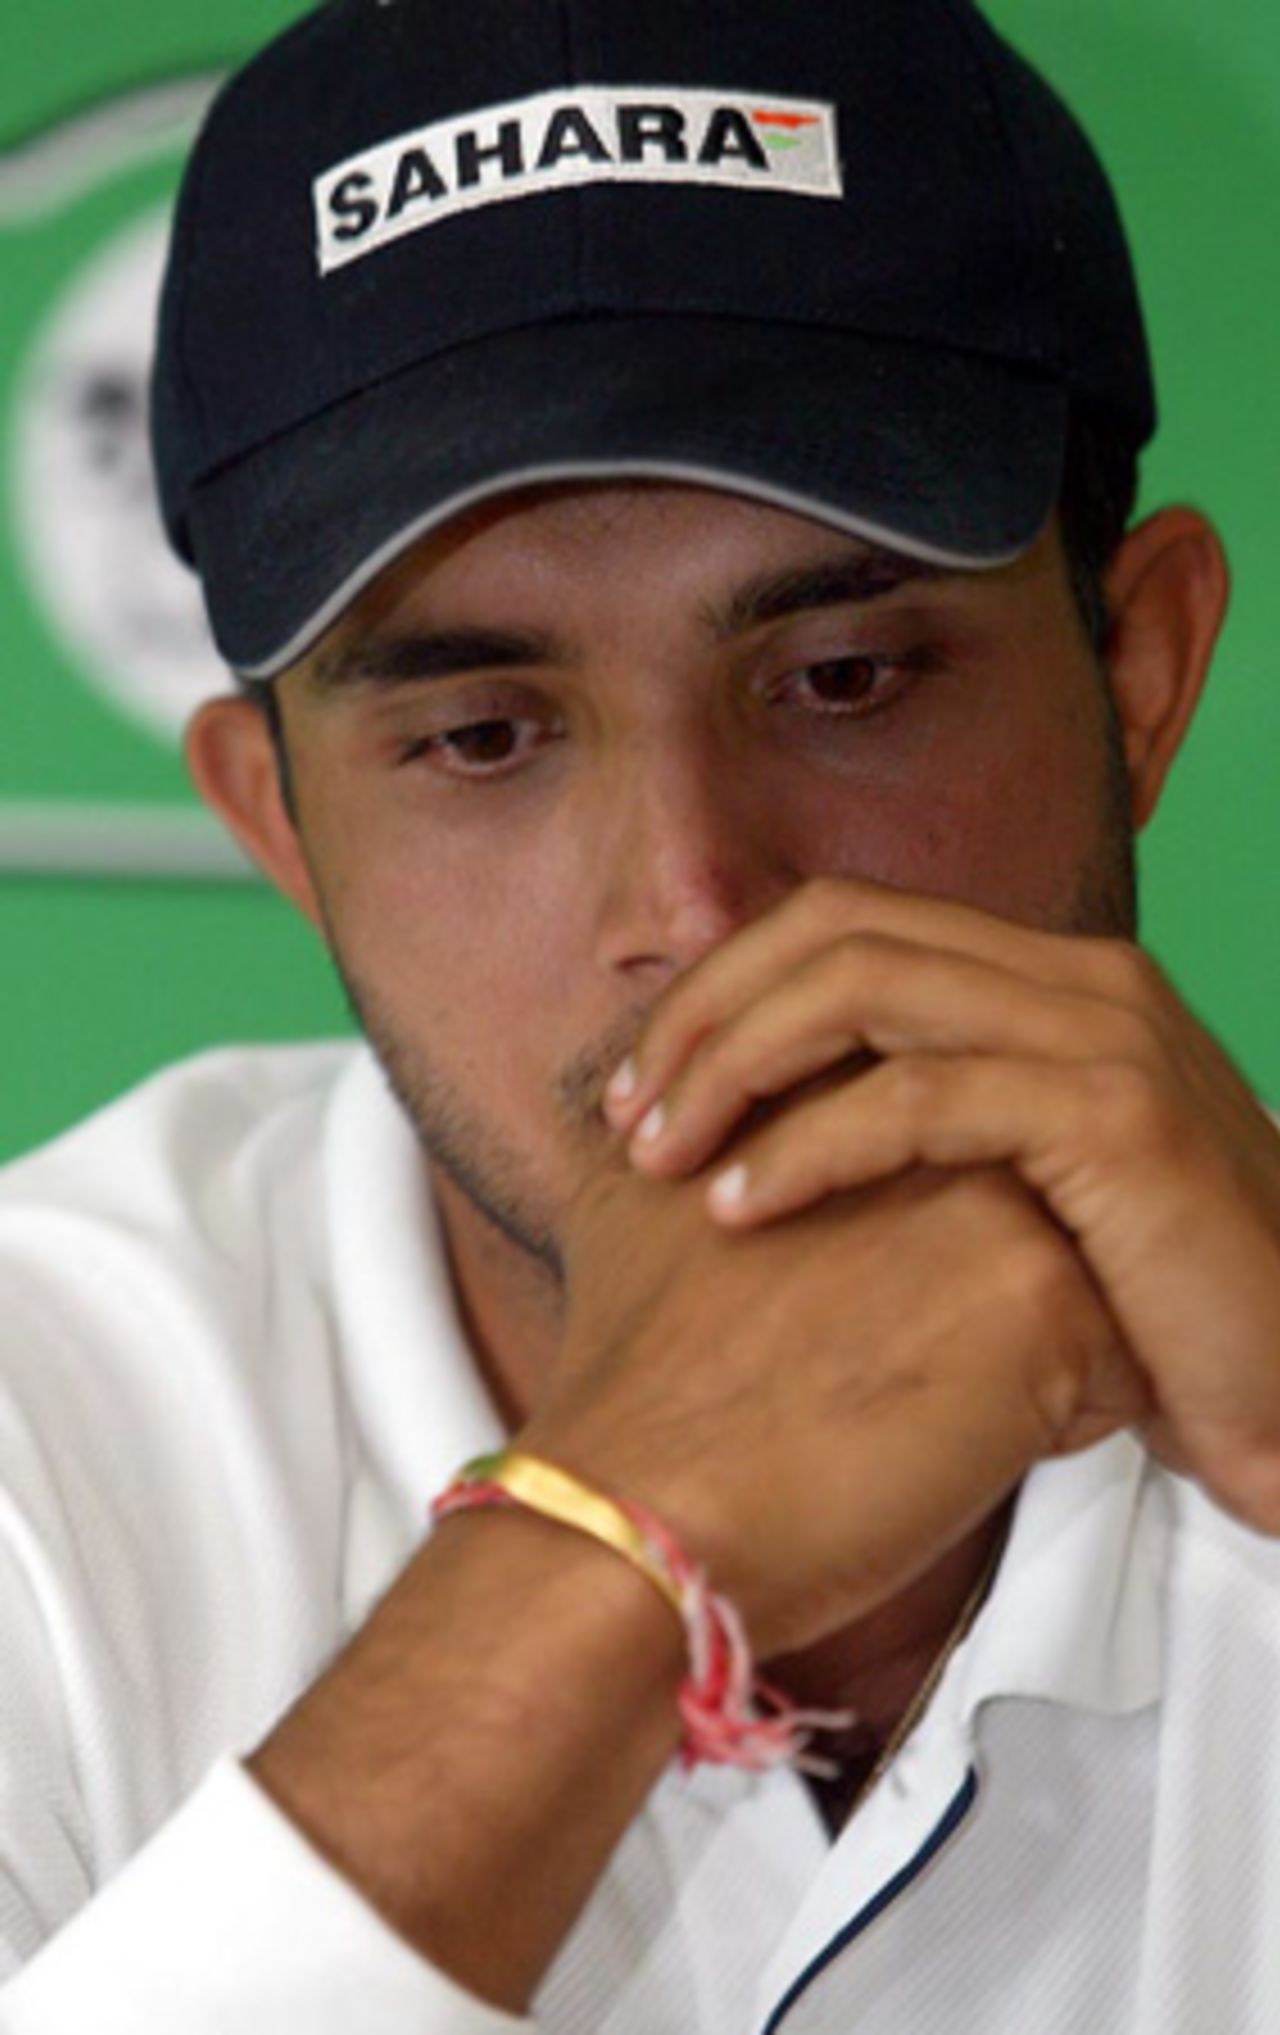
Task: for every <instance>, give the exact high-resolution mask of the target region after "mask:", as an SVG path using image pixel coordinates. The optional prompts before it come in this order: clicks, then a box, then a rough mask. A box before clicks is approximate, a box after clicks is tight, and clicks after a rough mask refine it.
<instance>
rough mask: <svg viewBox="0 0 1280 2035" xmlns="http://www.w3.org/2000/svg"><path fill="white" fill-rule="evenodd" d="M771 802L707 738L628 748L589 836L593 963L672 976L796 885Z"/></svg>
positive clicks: (736, 760) (736, 761) (797, 874)
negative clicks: (595, 936)
mask: <svg viewBox="0 0 1280 2035" xmlns="http://www.w3.org/2000/svg"><path fill="white" fill-rule="evenodd" d="M735 766H736V767H735ZM777 807H778V801H777V799H776V798H773V799H771V798H770V796H769V792H768V788H767V787H766V786H765V785H763V784H762V783H760V782H759V781H758V779H757V778H756V777H755V776H754V775H753V774H752V773H751V772H750V771H749V770H748V769H747V768H746V767H745V766H744V764H743V761H742V759H741V757H740V756H739V757H734V756H732V755H726V754H725V753H724V752H723V750H717V749H716V747H715V745H713V744H711V743H701V744H695V743H693V742H689V741H687V742H683V743H678V744H671V745H665V746H659V745H658V744H656V743H655V744H653V745H647V746H646V747H645V748H644V750H643V751H640V750H636V751H633V752H632V753H631V754H630V755H629V756H628V758H627V760H626V767H625V768H623V769H620V770H619V771H618V773H617V774H616V776H615V778H614V781H613V784H612V786H611V789H610V795H609V808H610V809H609V810H608V812H607V813H605V814H604V815H603V816H602V818H603V825H602V828H601V830H600V832H599V833H598V834H597V835H596V839H597V842H598V843H602V844H603V845H602V853H601V859H600V862H599V864H598V866H597V869H596V871H595V872H594V874H595V879H596V884H597V887H598V895H599V955H600V959H601V961H602V963H603V964H604V965H605V966H607V967H609V968H611V969H621V970H625V971H628V972H630V973H634V972H636V971H639V970H644V969H647V970H651V971H652V970H660V971H661V972H662V973H663V974H669V975H674V974H678V973H680V972H682V971H683V970H684V969H686V968H689V967H691V966H692V965H693V963H694V962H695V961H697V960H699V959H700V958H701V956H702V955H704V954H706V953H709V952H710V950H711V949H712V948H713V947H717V946H719V945H720V944H721V942H722V941H724V940H726V939H728V937H729V935H730V934H731V933H733V932H735V931H736V930H737V929H738V928H739V927H740V926H743V925H746V924H748V923H749V922H750V921H751V920H752V919H755V918H759V917H760V916H761V914H762V913H763V912H765V911H767V910H768V909H769V908H770V906H772V905H774V904H776V903H778V902H779V901H780V900H781V899H782V898H783V897H784V896H786V895H787V893H788V892H789V891H790V890H792V889H794V887H795V886H796V884H797V883H799V882H800V881H802V879H803V871H802V870H801V869H800V868H799V867H798V866H796V865H795V863H794V862H793V861H792V859H791V857H790V855H789V853H788V849H787V846H786V843H785V839H784V837H785V834H786V832H787V826H786V820H787V815H786V814H785V813H782V812H779V811H778V809H777Z"/></svg>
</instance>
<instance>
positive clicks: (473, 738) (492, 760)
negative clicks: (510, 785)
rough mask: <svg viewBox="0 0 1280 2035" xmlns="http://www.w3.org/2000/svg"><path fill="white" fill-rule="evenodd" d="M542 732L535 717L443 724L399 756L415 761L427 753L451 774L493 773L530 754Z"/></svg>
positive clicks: (409, 761)
mask: <svg viewBox="0 0 1280 2035" xmlns="http://www.w3.org/2000/svg"><path fill="white" fill-rule="evenodd" d="M544 733H545V730H544V729H543V728H542V726H541V724H540V723H539V722H537V721H529V720H521V721H516V720H491V721H468V722H467V723H466V725H465V726H464V727H459V728H446V729H445V730H444V731H443V732H442V733H441V734H439V735H427V736H424V737H422V739H420V740H419V741H416V742H411V743H409V744H408V745H407V746H406V748H405V749H403V750H402V751H401V756H400V760H401V762H402V763H414V762H417V761H418V760H419V759H420V758H423V757H426V758H427V759H428V760H430V761H439V763H440V765H441V767H442V768H443V769H444V771H445V772H446V773H447V774H449V775H451V776H454V777H496V776H498V775H499V774H500V773H501V772H502V771H503V770H504V769H505V768H506V767H507V766H509V765H511V764H513V763H518V762H521V761H522V760H523V759H524V758H525V757H526V756H528V755H529V754H531V753H532V751H533V749H534V748H536V747H537V744H538V740H539V738H540V737H541V736H542V735H543V734H544Z"/></svg>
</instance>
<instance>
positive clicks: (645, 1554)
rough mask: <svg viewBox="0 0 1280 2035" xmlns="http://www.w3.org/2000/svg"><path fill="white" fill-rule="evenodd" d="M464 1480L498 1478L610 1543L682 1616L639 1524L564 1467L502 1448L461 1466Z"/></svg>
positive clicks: (532, 1506) (523, 1501) (549, 1514)
mask: <svg viewBox="0 0 1280 2035" xmlns="http://www.w3.org/2000/svg"><path fill="white" fill-rule="evenodd" d="M462 1476H463V1479H464V1480H465V1481H466V1482H468V1483H471V1482H475V1483H485V1484H497V1485H498V1486H499V1487H500V1488H501V1489H502V1490H504V1491H505V1492H507V1494H508V1495H509V1496H510V1497H512V1498H514V1499H515V1500H516V1502H517V1503H518V1504H520V1505H527V1506H528V1507H529V1510H530V1511H531V1512H541V1513H542V1514H543V1516H544V1518H547V1519H554V1520H557V1521H558V1522H559V1523H560V1525H561V1526H573V1527H576V1528H577V1529H578V1531H579V1532H580V1533H588V1534H590V1535H591V1537H592V1539H593V1540H598V1541H602V1542H603V1544H604V1545H605V1547H611V1548H612V1549H613V1551H614V1553H615V1554H620V1555H621V1556H622V1557H623V1559H624V1560H625V1561H629V1562H630V1563H631V1564H632V1566H633V1567H634V1568H637V1569H640V1570H641V1571H642V1572H643V1574H645V1575H646V1576H647V1577H648V1578H649V1581H650V1582H651V1583H652V1584H653V1585H654V1586H655V1588H656V1589H659V1590H661V1592H662V1594H663V1596H664V1597H665V1598H666V1600H667V1602H668V1603H669V1604H670V1605H672V1606H673V1608H674V1609H675V1610H676V1611H677V1612H679V1613H680V1614H681V1615H682V1616H683V1605H682V1603H681V1599H680V1593H679V1590H678V1589H677V1587H676V1585H675V1583H674V1582H673V1580H672V1578H671V1577H670V1576H669V1575H668V1574H667V1572H666V1569H665V1568H664V1567H663V1565H662V1563H661V1562H660V1561H658V1560H657V1559H656V1558H655V1556H654V1555H653V1553H652V1552H651V1550H650V1548H649V1544H648V1542H647V1541H646V1539H645V1536H644V1534H643V1533H642V1532H641V1530H640V1528H639V1527H638V1526H637V1525H636V1524H635V1522H634V1520H631V1519H628V1517H627V1515H626V1513H625V1512H624V1511H623V1510H622V1509H621V1507H620V1506H617V1505H615V1504H614V1502H613V1500H612V1499H611V1498H606V1497H605V1496H604V1493H603V1492H601V1491H593V1490H592V1489H591V1486H590V1485H589V1484H581V1483H579V1481H578V1479H577V1478H576V1477H573V1476H570V1474H569V1472H568V1470H561V1469H558V1468H557V1467H556V1465H555V1464H554V1463H544V1462H543V1460H542V1458H541V1456H528V1455H525V1454H524V1453H523V1452H522V1451H521V1450H520V1449H503V1450H502V1451H501V1452H500V1453H499V1454H498V1455H493V1456H477V1457H476V1458H475V1461H474V1462H470V1463H468V1464H467V1465H466V1467H465V1469H464V1470H463V1472H462Z"/></svg>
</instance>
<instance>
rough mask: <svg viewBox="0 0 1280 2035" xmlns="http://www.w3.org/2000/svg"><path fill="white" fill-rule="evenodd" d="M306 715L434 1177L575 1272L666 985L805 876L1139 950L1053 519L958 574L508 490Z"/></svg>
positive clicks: (1122, 801)
mask: <svg viewBox="0 0 1280 2035" xmlns="http://www.w3.org/2000/svg"><path fill="white" fill-rule="evenodd" d="M904 573H905V574H908V575H916V576H902V575H903V574H904ZM281 698H282V706H283V711H284V716H285V724H286V729H287V740H288V747H289V756H290V763H291V768H292V776H293V783H294V792H295V799H296V813H297V823H298V829H299V834H300V839H301V842H302V845H303V849H304V851H305V855H306V858H307V863H308V866H309V869H310V873H311V877H312V881H313V885H314V889H315V893H316V896H317V898H318V900H319V904H320V907H321V910H322V913H323V917H324V921H325V925H326V928H327V932H328V935H329V938H330V940H331V942H332V946H333V949H334V953H335V957H336V959H337V962H338V965H339V967H340V969H341V971H342V974H343V977H344V979H345V981H346V983H347V986H348V989H349V991H350V994H351V997H352V1000H353V1003H354V1004H355V1006H356V1008H357V1009H358V1011H359V1014H360V1016H361V1019H362V1021H363V1023H364V1025H365V1027H366V1029H367V1031H368V1033H369V1036H370V1038H371V1040H372V1041H373V1044H374V1045H375V1047H376V1049H377V1051H378V1052H379V1054H380V1056H381V1058H382V1060H383V1062H384V1064H385V1065H386V1067H387V1069H388V1071H389V1073H390V1075H391V1078H392V1080H393V1082H394V1084H395V1086H396V1088H397V1091H398V1093H399V1094H400V1096H401V1099H402V1100H403V1102H404V1103H405V1104H406V1106H407V1107H408V1109H409V1111H410V1113H411V1115H412V1117H413V1118H414V1120H415V1122H416V1123H417V1125H418V1127H419V1130H420V1132H421V1135H422V1138H423V1140H424V1143H425V1145H426V1148H427V1150H428V1153H429V1155H430V1157H431V1158H432V1160H433V1161H434V1163H435V1165H436V1166H437V1167H438V1168H440V1169H442V1170H443V1172H444V1174H445V1175H446V1176H447V1178H448V1180H450V1181H451V1182H452V1184H453V1186H454V1187H455V1188H457V1189H458V1190H460V1191H461V1193H462V1194H463V1196H465V1198H466V1201H467V1203H468V1204H469V1205H470V1206H472V1207H473V1208H478V1209H479V1210H480V1211H482V1212H483V1214H484V1215H486V1216H487V1217H488V1218H490V1220H491V1221H492V1222H494V1223H496V1225H497V1226H498V1228H499V1229H500V1230H501V1231H502V1232H503V1233H504V1234H505V1235H506V1236H507V1237H508V1238H509V1239H511V1240H512V1241H514V1242H515V1243H516V1244H517V1245H519V1246H520V1247H521V1248H522V1249H523V1250H524V1251H526V1252H528V1253H529V1254H531V1255H532V1257H533V1258H534V1259H536V1260H538V1261H540V1262H541V1263H542V1264H543V1265H545V1266H547V1267H549V1268H550V1269H551V1270H552V1271H553V1272H554V1271H556V1270H557V1269H558V1262H559V1258H558V1249H557V1230H558V1224H559V1220H560V1215H561V1211H562V1210H563V1209H564V1207H565V1205H566V1203H567V1200H568V1199H569V1197H570V1196H571V1194H572V1192H573V1190H574V1188H575V1186H576V1185H577V1183H578V1181H579V1180H580V1178H581V1176H582V1172H583V1169H584V1167H585V1166H586V1165H587V1164H589V1163H590V1162H591V1161H592V1159H593V1158H594V1157H595V1156H597V1155H598V1151H599V1147H600V1143H601V1141H602V1140H603V1138H604V1137H605V1135H606V1133H605V1129H604V1126H603V1121H602V1119H601V1116H600V1110H599V1104H600V1098H601V1091H602V1088H603V1085H604V1082H605V1080H606V1079H607V1078H608V1075H609V1074H610V1072H611V1071H612V1069H613V1067H614V1066H615V1065H616V1063H617V1061H618V1060H619V1059H620V1058H621V1057H622V1055H623V1053H624V1052H625V1051H626V1049H627V1048H628V1047H629V1046H630V1045H631V1044H632V1043H633V1042H634V1040H635V1039H636V1037H637V1036H638V1034H639V1032H640V1030H641V1028H642V1026H643V1023H644V1020H645V1017H646V1014H647V1013H648V1012H649V1010H650V1009H651V1008H652V1006H653V1004H654V1002H655V1000H656V998H657V997H658V995H659V994H660V992H661V991H662V990H663V989H664V988H665V987H666V985H667V984H668V983H669V982H671V980H672V979H673V978H674V977H675V976H676V975H677V974H679V973H680V972H681V971H682V970H683V969H686V968H688V967H689V966H690V965H691V964H692V963H693V962H695V961H696V960H697V959H698V958H699V957H700V956H701V955H703V954H705V953H707V952H708V950H709V949H711V948H712V947H714V946H716V945H717V944H718V943H719V942H721V941H722V940H724V939H725V938H727V937H728V935H730V934H731V933H732V932H734V930H735V929H736V928H738V927H740V926H742V925H744V924H745V923H747V922H748V921H749V920H751V919H754V918H756V917H758V916H759V915H760V914H761V913H762V912H764V911H766V910H767V909H768V908H769V907H770V906H772V905H775V904H776V903H778V902H779V901H780V900H781V899H782V898H783V897H784V896H786V894H787V893H788V892H789V891H790V890H792V889H793V888H794V887H795V886H796V885H798V884H801V883H803V882H805V881H806V880H807V879H809V878H811V877H815V876H818V875H848V876H857V877H864V878H870V879H873V880H875V881H879V882H882V883H887V884H891V885H894V886H895V887H898V888H901V889H905V890H911V891H918V892H924V893H931V894H935V895H938V896H945V897H952V898H957V899H962V900H965V901H967V902H970V903H972V904H975V905H978V906H982V907H985V908H987V909H988V910H991V911H993V912H996V913H1000V914H1003V915H1005V916H1007V917H1009V918H1012V919H1017V920H1021V921H1023V922H1025V923H1027V924H1029V925H1035V926H1041V927H1046V928H1049V929H1053V930H1058V931H1064V932H1074V931H1078V932H1096V933H1129V932H1131V931H1132V930H1133V923H1132V921H1133V888H1132V852H1131V827H1130V822H1129V811H1128V795H1127V787H1126V784H1125V781H1124V773H1123V766H1122V763H1121V761H1120V759H1119V756H1118V753H1117V744H1116V739H1115V736H1114V733H1113V731H1112V725H1111V721H1110V717H1109V711H1108V705H1107V700H1106V695H1105V690H1104V684H1103V681H1102V678H1101V675H1100V673H1099V671H1098V669H1097V666H1096V663H1095V660H1094V657H1093V654H1092V652H1091V650H1090V647H1089V645H1088V643H1087V641H1086V638H1085V634H1084V631H1083V628H1082V625H1081V623H1080V620H1079V617H1078V614H1077V611H1076V608H1075V606H1074V603H1073V599H1072V596H1071V594H1070V591H1069V588H1068V584H1067V577H1066V570H1065V563H1064V560H1063V557H1062V553H1061V548H1060V545H1059V542H1058V539H1057V537H1056V535H1054V534H1052V533H1051V534H1050V535H1047V536H1046V537H1045V538H1044V539H1042V540H1041V541H1040V543H1039V544H1038V545H1037V546H1036V547H1035V549H1034V550H1033V551H1032V552H1031V553H1030V554H1029V556H1028V557H1027V558H1025V559H1024V560H1022V561H1021V562H1020V563H1018V564H1017V565H1015V566H1012V567H1008V568H1002V569H1000V570H997V571H995V572H990V573H982V574H955V575H943V574H940V573H937V572H935V571H932V570H930V569H927V568H926V569H924V570H923V571H920V569H919V568H912V567H911V566H910V565H909V564H907V563H906V562H905V561H900V560H899V561H894V560H892V559H889V558H886V557H885V556H884V555H883V554H880V553H875V552H871V551H869V550H868V549H867V547H865V546H861V545H859V544H857V543H856V542H854V541H852V540H850V539H849V538H847V537H845V536H843V535H841V534H840V533H838V532H835V531H832V530H831V529H829V528H826V527H824V526H822V525H820V524H817V523H813V522H810V521H808V520H806V519H805V518H803V517H800V516H796V515H792V514H789V513H786V512H784V511H781V510H775V509H771V508H766V507H763V506H760V505H756V504H752V503H748V502H746V501H743V500H740V499H737V498H733V497H729V496H725V495H720V494H716V493H713V492H710V491H704V490H701V489H693V488H682V487H674V486H659V485H639V486H618V487H604V486H600V487H591V488H578V489H562V490H556V491H549V492H544V493H541V494H538V495H528V496H523V497H516V498H511V499H509V500H508V501H507V502H505V503H503V504H500V505H498V506H497V507H496V508H492V509H489V510H486V511H485V512H483V513H482V514H478V515H476V516H475V517H473V518H471V519H470V520H469V521H468V522H466V523H465V524H463V525H460V526H455V527H454V528H452V529H451V530H450V531H449V532H448V533H447V534H446V535H445V536H443V537H438V538H435V539H433V540H430V541H429V542H428V543H427V544H425V545H424V546H422V547H420V548H419V549H418V551H416V552H415V553H414V554H412V555H411V556H410V557H409V558H408V559H407V560H406V561H405V562H404V563H403V564H401V565H400V566H399V567H397V568H396V569H395V570H394V571H393V572H392V573H391V574H389V575H387V576H386V577H385V578H384V579H383V580H382V581H380V582H379V584H378V585H377V587H376V588H375V589H374V590H373V591H372V592H371V593H370V594H368V595H366V596H365V597H364V599H363V600H362V601H361V602H360V603H359V605H358V607H357V608H356V609H354V610H353V611H352V613H351V614H350V615H349V616H348V617H347V618H346V619H345V621H344V622H343V624H341V625H340V626H339V628H338V629H337V630H336V631H335V632H334V634H333V635H332V636H331V637H330V638H329V639H328V640H327V641H326V643H325V644H324V645H323V646H322V648H321V650H320V651H318V652H317V653H316V654H315V655H314V656H313V657H311V658H310V659H309V660H307V662H306V664H305V665H304V666H303V667H301V668H299V669H298V670H296V671H294V672H292V673H290V674H289V675H288V677H287V678H285V679H284V680H283V681H281Z"/></svg>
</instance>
